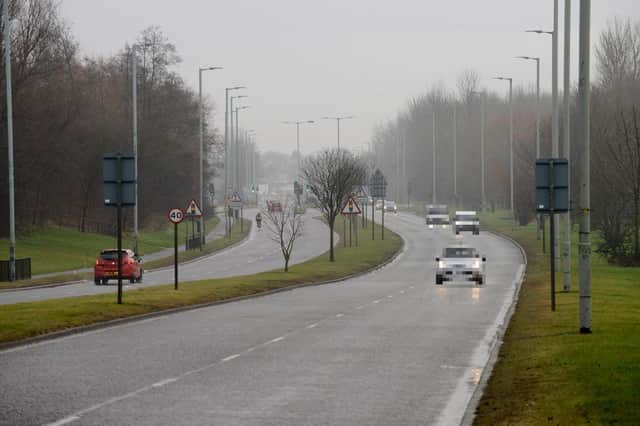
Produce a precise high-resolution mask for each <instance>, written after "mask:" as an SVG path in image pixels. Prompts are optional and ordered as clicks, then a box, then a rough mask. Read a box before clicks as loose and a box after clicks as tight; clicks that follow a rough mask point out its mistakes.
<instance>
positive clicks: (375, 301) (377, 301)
mask: <svg viewBox="0 0 640 426" xmlns="http://www.w3.org/2000/svg"><path fill="white" fill-rule="evenodd" d="M372 303H380V301H379V300H374V301H373V302H372Z"/></svg>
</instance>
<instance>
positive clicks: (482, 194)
mask: <svg viewBox="0 0 640 426" xmlns="http://www.w3.org/2000/svg"><path fill="white" fill-rule="evenodd" d="M471 93H472V94H474V95H478V96H480V197H481V203H480V204H481V208H480V209H481V210H484V208H485V206H486V203H487V198H486V196H485V190H484V174H485V173H484V126H485V119H484V105H485V100H486V98H487V92H485V91H484V90H483V91H475V90H473V91H471Z"/></svg>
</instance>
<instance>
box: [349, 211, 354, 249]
mask: <svg viewBox="0 0 640 426" xmlns="http://www.w3.org/2000/svg"><path fill="white" fill-rule="evenodd" d="M352 230H353V215H349V247H353V236H352V235H351V232H352Z"/></svg>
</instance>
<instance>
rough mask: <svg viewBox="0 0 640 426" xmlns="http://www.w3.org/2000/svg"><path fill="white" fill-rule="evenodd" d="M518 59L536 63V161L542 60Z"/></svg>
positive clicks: (538, 146)
mask: <svg viewBox="0 0 640 426" xmlns="http://www.w3.org/2000/svg"><path fill="white" fill-rule="evenodd" d="M515 58H516V59H526V60H529V61H536V159H537V158H540V58H539V57H535V56H516V57H515Z"/></svg>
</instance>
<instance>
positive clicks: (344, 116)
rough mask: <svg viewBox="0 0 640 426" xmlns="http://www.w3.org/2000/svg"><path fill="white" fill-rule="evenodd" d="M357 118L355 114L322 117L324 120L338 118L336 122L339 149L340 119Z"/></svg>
mask: <svg viewBox="0 0 640 426" xmlns="http://www.w3.org/2000/svg"><path fill="white" fill-rule="evenodd" d="M353 118H356V116H355V115H343V116H340V117H322V119H323V120H336V124H337V126H338V149H340V121H342V120H351V119H353Z"/></svg>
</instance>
